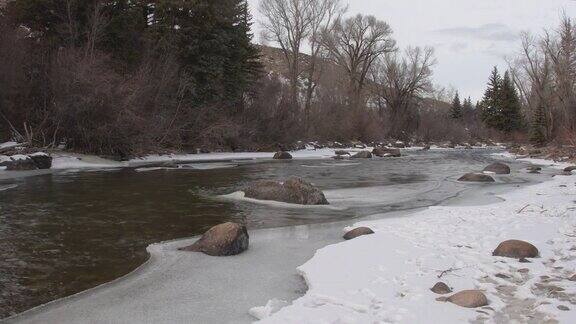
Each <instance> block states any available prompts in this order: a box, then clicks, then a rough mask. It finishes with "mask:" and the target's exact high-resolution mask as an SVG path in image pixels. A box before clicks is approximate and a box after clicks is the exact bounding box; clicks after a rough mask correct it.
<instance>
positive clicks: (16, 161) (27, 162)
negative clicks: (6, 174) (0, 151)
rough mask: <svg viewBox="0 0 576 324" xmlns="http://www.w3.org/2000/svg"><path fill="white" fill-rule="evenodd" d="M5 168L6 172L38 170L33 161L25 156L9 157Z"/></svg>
mask: <svg viewBox="0 0 576 324" xmlns="http://www.w3.org/2000/svg"><path fill="white" fill-rule="evenodd" d="M5 166H6V170H8V171H30V170H36V169H38V167H37V166H36V164H35V163H34V160H32V158H31V157H29V156H27V155H13V156H11V157H10V161H7V162H5Z"/></svg>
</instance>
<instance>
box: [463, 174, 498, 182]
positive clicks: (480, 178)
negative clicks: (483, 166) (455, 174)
mask: <svg viewBox="0 0 576 324" xmlns="http://www.w3.org/2000/svg"><path fill="white" fill-rule="evenodd" d="M458 181H464V182H495V180H494V178H492V177H491V176H489V175H487V174H482V173H467V174H465V175H463V176H462V177H460V179H458Z"/></svg>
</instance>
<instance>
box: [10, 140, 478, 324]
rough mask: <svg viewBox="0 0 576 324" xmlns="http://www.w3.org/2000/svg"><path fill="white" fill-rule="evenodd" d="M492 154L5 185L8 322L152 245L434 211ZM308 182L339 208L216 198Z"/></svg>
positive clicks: (100, 278) (129, 263) (239, 166)
mask: <svg viewBox="0 0 576 324" xmlns="http://www.w3.org/2000/svg"><path fill="white" fill-rule="evenodd" d="M486 156H487V155H486V153H485V152H475V151H466V152H451V153H431V152H429V153H420V152H414V153H410V155H409V156H408V157H404V158H400V159H379V160H363V161H360V160H358V161H356V160H355V161H353V162H349V161H348V162H337V161H326V160H316V161H314V160H310V161H288V162H273V161H267V162H258V163H257V162H237V163H232V164H222V163H221V164H218V165H216V166H217V168H215V169H212V168H211V167H210V166H209V165H206V164H202V165H197V166H194V165H190V164H188V165H185V166H184V167H181V168H176V169H163V168H154V167H145V168H139V169H121V170H112V171H99V172H80V173H72V172H61V173H55V174H46V175H41V176H36V177H30V178H21V179H15V180H4V181H2V182H0V188H6V190H3V191H0V250H1V251H2V253H1V256H0V318H2V317H5V316H8V315H11V314H15V313H17V312H21V311H23V310H26V309H28V308H31V307H33V306H37V305H39V304H42V303H45V302H48V301H51V300H54V299H56V298H60V297H64V296H67V295H70V294H73V293H76V292H79V291H82V290H85V289H88V288H91V287H94V286H96V285H98V284H101V283H104V282H107V281H110V280H113V279H115V278H117V277H119V276H122V275H124V274H126V273H128V272H130V271H131V270H133V269H134V268H136V267H137V266H139V265H140V264H142V263H143V262H144V261H145V260H146V258H147V254H146V251H145V247H146V246H147V245H149V244H150V243H154V242H159V241H164V240H171V239H176V238H183V237H190V236H193V235H197V234H199V233H202V232H204V231H205V230H206V229H208V228H209V227H211V226H213V225H215V224H218V223H221V222H224V221H230V220H232V221H237V222H246V223H247V224H248V225H249V227H250V228H269V227H280V226H289V225H303V224H310V223H318V222H330V221H337V220H346V219H349V218H353V217H359V216H365V215H370V214H374V213H381V212H385V211H389V210H396V209H406V208H413V207H422V206H428V205H432V204H435V203H438V202H439V201H441V200H443V199H446V198H447V197H449V196H451V195H453V194H454V193H456V192H458V191H459V190H461V189H462V188H463V187H464V185H462V184H457V183H455V182H453V181H451V180H447V179H448V178H453V177H455V176H458V175H460V174H462V173H463V172H468V171H472V170H478V169H479V168H480V167H481V166H483V165H484V164H486V163H487V162H488V160H489V159H488V158H487V157H486ZM289 176H301V177H303V178H305V179H307V180H309V181H311V182H313V183H314V184H316V185H317V186H319V187H320V188H321V189H322V190H324V191H325V192H326V194H327V197H328V199H329V200H330V201H331V203H333V204H334V205H336V206H338V207H342V208H335V209H301V208H275V207H271V206H269V205H260V204H253V203H247V202H241V201H230V200H222V199H214V197H216V196H219V195H223V194H228V193H231V192H234V191H237V190H239V189H241V188H242V186H243V185H245V184H246V183H248V182H251V181H254V180H257V179H282V178H286V177H289Z"/></svg>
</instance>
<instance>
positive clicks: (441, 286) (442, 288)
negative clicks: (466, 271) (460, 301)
mask: <svg viewBox="0 0 576 324" xmlns="http://www.w3.org/2000/svg"><path fill="white" fill-rule="evenodd" d="M430 290H431V291H432V292H433V293H435V294H439V295H445V294H449V293H451V292H452V289H450V287H448V285H447V284H445V283H443V282H437V283H436V284H435V285H434V287H432V288H430Z"/></svg>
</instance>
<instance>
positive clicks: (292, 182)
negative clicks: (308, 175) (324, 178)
mask: <svg viewBox="0 0 576 324" xmlns="http://www.w3.org/2000/svg"><path fill="white" fill-rule="evenodd" d="M243 191H244V194H245V196H246V197H247V198H252V199H259V200H272V201H280V202H285V203H289V204H299V205H328V201H327V200H326V197H325V196H324V193H322V191H320V190H319V189H318V188H316V187H314V186H313V185H312V184H311V183H309V182H306V181H304V180H302V179H300V178H296V177H293V178H290V179H288V180H286V181H285V182H283V183H281V182H277V181H271V180H261V181H257V182H255V183H253V184H251V185H250V186H248V187H246V188H244V190H243Z"/></svg>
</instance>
